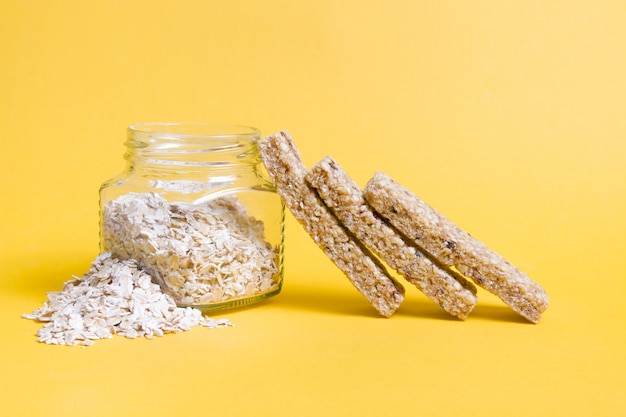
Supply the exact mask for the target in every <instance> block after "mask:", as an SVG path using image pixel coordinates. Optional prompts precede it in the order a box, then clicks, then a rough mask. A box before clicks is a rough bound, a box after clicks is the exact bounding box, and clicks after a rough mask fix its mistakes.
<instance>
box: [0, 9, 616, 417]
mask: <svg viewBox="0 0 626 417" xmlns="http://www.w3.org/2000/svg"><path fill="white" fill-rule="evenodd" d="M624 51H626V3H625V2H623V1H598V2H591V1H439V2H436V1H433V2H426V1H388V0H381V1H276V0H264V1H258V2H255V1H240V0H235V1H184V0H177V1H171V2H166V1H154V0H153V1H130V2H129V1H84V0H81V1H64V2H52V1H29V0H9V1H6V0H5V1H3V2H2V5H0V105H1V111H0V138H1V140H2V150H1V151H0V172H1V175H0V190H1V194H0V239H1V240H0V306H1V309H0V320H1V321H0V324H1V327H0V328H1V330H2V335H1V336H0V415H2V416H57V415H58V416H61V415H64V416H67V415H72V416H74V415H76V416H78V415H89V416H100V415H103V416H104V415H107V416H124V415H129V416H131V415H132V416H138V415H151V416H174V415H226V416H239V415H247V416H249V415H261V416H306V415H311V416H327V415H338V416H347V415H354V416H416V415H422V416H459V415H464V416H555V415H567V416H591V415H594V416H623V415H626V400H625V395H626V334H625V329H626V326H625V325H624V323H625V322H626V302H625V301H624V300H625V294H626V269H625V268H624V267H625V266H626V265H625V263H626V261H625V260H626V216H625V215H624V213H625V211H626V168H625V166H626V76H625V75H624V74H626V54H625V53H624ZM183 120H199V121H215V122H227V123H228V122H231V123H240V124H248V125H253V126H256V127H259V128H260V129H261V130H262V131H263V133H265V134H269V133H272V132H274V131H277V130H280V129H283V128H287V129H289V130H290V131H291V133H292V135H293V136H294V138H295V140H296V141H297V143H298V146H299V147H300V150H301V152H302V154H303V156H304V159H305V160H306V162H307V164H309V165H310V164H313V163H315V162H316V161H317V160H319V159H320V158H322V157H323V156H325V155H326V154H332V155H333V156H334V157H335V158H336V159H337V160H338V161H339V162H340V163H341V164H342V165H343V166H344V167H345V168H346V170H347V171H348V172H349V173H350V174H352V176H353V177H354V178H355V179H356V180H357V181H358V182H359V183H360V184H361V185H364V184H365V182H366V181H367V180H368V179H369V177H371V175H372V174H373V173H374V171H375V170H381V171H385V172H387V173H389V174H390V175H392V176H393V177H394V178H396V179H397V180H398V181H399V182H401V183H403V184H404V185H406V186H407V187H409V188H411V189H412V190H414V191H415V192H416V193H418V194H419V195H420V196H421V197H422V198H423V199H425V200H426V201H427V202H429V203H430V204H431V205H433V206H435V207H436V208H438V209H439V210H440V211H442V212H443V213H444V214H445V215H447V216H448V217H449V218H451V219H452V220H454V221H455V222H456V223H457V224H459V225H461V226H462V227H464V228H465V229H466V230H468V231H469V232H470V233H472V234H473V235H474V236H476V237H478V238H479V239H481V240H483V241H484V242H486V243H487V244H488V245H489V246H491V247H492V248H494V249H495V250H497V251H498V252H500V253H501V254H502V255H504V256H505V257H506V258H508V259H510V260H511V261H512V262H513V263H514V264H515V265H517V266H518V267H520V268H521V269H522V270H524V271H525V272H527V273H528V274H529V275H530V276H531V277H532V278H534V279H535V280H536V281H538V282H540V283H541V284H542V285H543V286H544V287H545V288H546V289H547V291H548V293H549V295H550V297H551V305H550V307H549V309H548V311H547V312H546V313H545V315H544V317H543V319H542V320H541V322H540V323H539V324H538V325H532V324H528V323H525V322H524V321H523V320H521V319H519V318H518V317H517V316H516V315H515V314H514V313H513V312H512V311H511V310H510V309H508V308H507V307H506V306H505V305H504V304H502V303H501V302H500V301H499V300H498V299H497V298H495V297H493V296H490V295H489V294H486V292H485V291H480V293H479V295H480V301H479V304H478V306H477V307H476V309H475V310H474V313H473V314H472V315H471V316H470V318H469V319H468V320H467V321H466V322H461V321H457V320H454V319H451V318H449V317H448V316H447V315H446V314H445V313H444V312H443V311H442V310H441V309H439V307H437V306H436V305H433V303H431V302H430V301H428V300H427V299H426V298H425V297H424V296H423V295H422V294H421V293H419V292H418V291H417V289H415V288H414V287H412V286H409V285H407V299H406V301H405V303H404V304H403V305H402V307H401V308H400V310H399V311H398V313H397V314H396V315H394V316H393V317H392V318H390V319H382V318H378V317H376V315H375V313H374V312H373V309H372V308H371V307H370V306H369V305H368V304H367V303H366V302H365V301H364V299H363V298H361V296H360V295H359V294H358V292H357V291H356V290H354V289H353V288H352V287H351V286H350V284H349V283H348V282H347V280H346V279H345V278H344V277H343V276H342V275H341V273H340V272H339V271H338V270H337V269H336V268H335V267H334V266H333V265H332V264H331V263H330V262H329V261H328V260H326V259H325V258H324V256H323V255H322V253H321V251H319V250H318V249H317V248H316V247H315V246H314V244H313V243H312V241H311V240H310V239H309V238H308V237H307V236H306V235H305V234H304V232H303V231H302V229H301V228H300V227H299V225H298V224H297V223H296V222H295V221H294V219H293V218H292V217H291V216H289V217H288V219H287V237H286V239H287V242H286V243H287V249H286V277H285V287H284V291H283V293H282V294H281V295H279V296H278V297H275V298H274V299H272V300H271V301H269V302H266V303H264V304H261V305H258V306H256V307H254V308H248V309H243V310H238V311H231V312H227V313H223V314H219V315H216V316H215V317H226V318H229V319H230V320H231V321H233V322H234V323H235V325H236V327H234V328H227V329H214V330H210V329H205V328H195V329H193V330H192V331H189V332H186V333H183V334H177V335H168V336H165V337H163V338H157V339H154V340H128V339H122V338H119V337H118V338H114V339H111V340H102V341H97V342H96V344H95V345H94V346H92V347H89V348H77V347H73V348H70V347H62V346H46V345H43V344H39V343H37V342H36V341H35V340H36V338H35V332H36V331H37V330H38V329H39V328H40V325H39V324H37V323H34V322H32V321H29V320H24V319H21V318H20V315H21V314H22V313H26V312H30V311H32V310H33V309H35V308H38V307H39V306H40V305H41V303H42V302H43V301H44V300H45V294H46V292H48V291H57V290H59V289H60V287H61V285H62V283H63V282H64V281H67V280H69V279H70V278H71V275H72V274H75V275H80V274H82V273H83V272H85V271H86V269H87V268H88V267H89V264H90V262H91V260H92V259H93V258H94V257H95V256H96V254H97V250H98V247H97V240H98V237H97V236H98V224H97V223H98V196H97V190H98V187H99V185H100V182H101V181H103V180H104V179H106V178H108V177H110V176H111V175H113V174H115V173H117V172H118V171H119V170H120V169H121V168H122V166H123V161H122V153H123V151H124V149H123V146H122V142H123V140H124V138H125V128H126V126H127V125H129V124H132V123H137V122H146V121H183Z"/></svg>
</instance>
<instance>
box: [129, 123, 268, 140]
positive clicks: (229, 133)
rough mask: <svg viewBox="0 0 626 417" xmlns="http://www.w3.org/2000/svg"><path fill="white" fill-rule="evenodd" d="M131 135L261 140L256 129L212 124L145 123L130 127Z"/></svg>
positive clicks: (259, 132)
mask: <svg viewBox="0 0 626 417" xmlns="http://www.w3.org/2000/svg"><path fill="white" fill-rule="evenodd" d="M128 132H129V134H131V135H148V136H166V137H168V138H209V137H211V138H228V137H241V136H244V137H249V138H252V139H253V140H256V139H258V138H260V135H261V131H260V130H259V129H257V128H256V127H251V126H245V125H237V124H228V123H210V122H145V123H136V124H132V125H130V126H128Z"/></svg>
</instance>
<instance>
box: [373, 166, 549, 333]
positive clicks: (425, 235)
mask: <svg viewBox="0 0 626 417" xmlns="http://www.w3.org/2000/svg"><path fill="white" fill-rule="evenodd" d="M364 197H365V200H366V201H367V202H368V203H369V204H370V205H371V206H372V207H373V208H374V209H375V210H376V211H377V212H378V213H379V214H380V215H381V216H383V217H384V218H385V219H387V220H388V221H389V222H390V223H391V224H392V225H393V226H394V227H396V228H397V229H398V230H399V231H400V232H401V233H403V234H404V235H405V236H406V237H407V238H409V239H411V240H412V241H414V242H415V243H416V244H417V245H418V246H419V247H421V248H423V249H424V250H425V251H427V252H428V253H430V254H431V255H432V256H433V257H434V258H436V259H438V260H439V261H440V262H442V263H444V264H445V265H449V266H454V267H455V268H456V269H457V270H458V271H459V272H461V273H462V274H463V275H465V276H467V277H469V278H471V279H473V280H474V282H475V283H476V284H478V285H479V286H481V287H483V288H485V289H486V290H488V291H490V292H492V293H493V294H496V295H497V296H498V297H500V298H501V299H502V301H504V302H505V303H506V304H508V305H509V306H510V307H511V308H512V309H513V310H515V311H516V312H517V313H519V314H521V315H522V316H524V317H525V318H526V319H528V320H530V321H531V322H534V323H536V322H538V321H539V319H540V318H541V314H542V313H543V312H544V311H545V310H546V308H547V307H548V295H547V294H546V292H545V291H544V289H543V288H542V287H541V286H540V285H539V284H537V283H536V282H534V281H533V280H531V279H530V278H529V277H528V276H527V275H526V274H525V273H523V272H522V271H520V270H519V269H517V268H516V267H514V266H513V265H512V264H511V263H509V262H508V261H507V260H505V259H504V258H503V257H502V256H500V255H499V254H497V253H495V252H494V251H493V250H491V249H489V248H488V247H487V246H486V245H485V244H484V243H482V242H481V241H479V240H477V239H475V238H473V237H472V236H470V235H469V234H468V233H467V232H465V231H464V230H462V229H461V228H460V227H458V226H457V225H455V224H454V223H452V222H451V221H450V220H448V219H447V218H446V217H444V216H443V215H442V214H441V213H439V212H438V211H437V210H435V209H434V208H432V207H430V206H429V205H427V204H426V203H425V202H423V201H422V200H421V199H420V198H419V197H417V196H416V195H415V194H413V193H412V192H411V191H409V190H408V189H406V188H405V187H403V186H401V185H400V184H398V183H397V182H395V181H394V180H393V179H391V178H390V177H389V176H388V175H386V174H383V173H376V175H375V176H374V178H372V179H371V180H370V181H369V182H368V184H367V185H366V187H365V190H364Z"/></svg>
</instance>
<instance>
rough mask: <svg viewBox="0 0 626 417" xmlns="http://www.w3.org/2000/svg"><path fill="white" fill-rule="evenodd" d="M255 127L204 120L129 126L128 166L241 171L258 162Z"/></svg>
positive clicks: (170, 170) (171, 170)
mask: <svg viewBox="0 0 626 417" xmlns="http://www.w3.org/2000/svg"><path fill="white" fill-rule="evenodd" d="M259 137H260V132H259V131H258V130H257V129H255V128H250V127H243V126H232V125H211V124H204V123H147V124H140V125H133V126H130V127H129V128H128V131H127V141H126V143H125V145H126V153H125V155H124V158H125V159H126V161H127V162H128V168H129V170H150V171H163V172H187V171H207V172H209V171H215V172H216V173H218V172H225V171H229V170H230V171H242V170H251V169H252V170H253V169H254V167H255V166H257V165H258V164H260V162H261V159H260V157H259V152H258V147H257V142H258V140H259Z"/></svg>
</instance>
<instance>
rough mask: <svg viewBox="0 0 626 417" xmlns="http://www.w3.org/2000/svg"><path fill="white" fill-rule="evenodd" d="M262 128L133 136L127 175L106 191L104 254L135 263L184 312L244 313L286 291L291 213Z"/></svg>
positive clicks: (178, 129)
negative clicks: (267, 157) (273, 177)
mask: <svg viewBox="0 0 626 417" xmlns="http://www.w3.org/2000/svg"><path fill="white" fill-rule="evenodd" d="M259 137H260V132H259V131H258V130H257V129H255V128H250V127H242V126H232V125H212V124H204V123H147V124H139V125H133V126H131V127H129V128H128V140H127V141H126V143H125V144H126V148H127V150H126V154H125V155H124V157H125V159H126V161H127V164H126V169H125V170H124V171H123V172H122V173H120V174H119V175H117V176H116V177H114V178H112V179H110V180H108V181H106V182H105V183H104V184H103V185H102V187H101V188H100V248H101V251H102V252H111V253H112V254H113V255H114V256H116V257H119V258H122V259H128V258H133V259H135V260H136V261H137V262H138V265H139V266H140V267H141V268H142V269H144V270H145V271H146V272H148V273H149V274H150V275H151V276H152V279H153V280H154V281H155V282H156V283H158V284H159V285H160V286H161V287H162V289H163V290H164V291H165V292H166V293H167V294H169V295H171V296H172V297H173V298H174V300H175V301H176V303H177V304H178V305H179V306H193V307H197V308H199V309H201V310H203V311H213V310H219V309H225V308H231V307H239V306H243V305H247V304H250V303H254V302H257V301H261V300H263V299H265V298H268V297H270V296H273V295H276V294H278V293H279V292H280V289H281V285H282V275H283V273H282V271H283V266H282V265H283V227H284V206H283V203H282V201H281V199H280V197H279V196H278V194H276V192H275V189H274V186H273V185H272V183H271V181H270V180H269V178H268V177H267V175H266V173H265V170H264V167H263V165H262V163H261V159H260V157H259V154H258V149H257V141H258V140H259Z"/></svg>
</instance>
